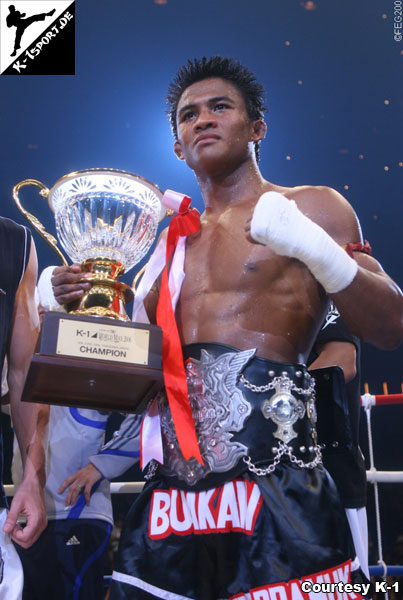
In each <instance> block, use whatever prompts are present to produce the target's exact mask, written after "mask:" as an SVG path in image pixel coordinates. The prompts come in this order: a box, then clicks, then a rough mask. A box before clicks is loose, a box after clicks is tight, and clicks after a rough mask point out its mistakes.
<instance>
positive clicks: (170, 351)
mask: <svg viewBox="0 0 403 600" xmlns="http://www.w3.org/2000/svg"><path fill="white" fill-rule="evenodd" d="M189 205H190V198H189V197H188V196H184V198H183V200H182V202H181V205H180V207H179V213H178V214H177V215H175V216H174V217H173V218H172V219H171V222H170V224H169V228H168V237H167V245H166V259H165V260H166V263H165V267H164V270H163V272H162V282H161V291H160V297H159V300H158V306H157V325H159V326H160V327H161V329H162V365H163V372H164V383H165V389H166V393H167V397H168V402H169V408H170V410H171V414H172V419H173V422H174V427H175V431H176V437H177V439H178V443H179V447H180V449H181V452H182V454H183V457H184V459H185V460H189V459H190V458H191V457H192V456H193V457H194V458H195V459H196V460H198V461H199V463H200V464H201V465H203V464H204V463H203V459H202V457H201V454H200V449H199V445H198V443H197V435H196V428H195V424H194V420H193V415H192V409H191V407H190V402H189V396H188V388H187V381H186V373H185V366H184V363H183V354H182V344H181V341H180V338H179V332H178V328H177V325H176V319H175V313H174V310H173V308H172V299H171V293H170V291H169V280H168V263H169V260H170V258H171V257H172V255H173V253H174V251H175V248H176V245H177V243H178V239H179V236H188V235H191V234H192V233H196V232H197V231H199V229H200V213H199V211H198V210H196V209H194V208H193V209H192V208H191V209H189Z"/></svg>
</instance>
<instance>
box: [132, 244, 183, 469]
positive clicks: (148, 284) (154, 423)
mask: <svg viewBox="0 0 403 600" xmlns="http://www.w3.org/2000/svg"><path fill="white" fill-rule="evenodd" d="M185 250H186V237H185V236H181V237H180V238H179V240H178V244H177V246H176V249H175V253H174V256H173V259H172V265H171V269H170V273H169V291H170V292H171V299H172V308H173V310H174V311H175V308H176V305H177V303H178V299H179V295H180V292H181V289H182V284H183V280H184V279H185V272H184V269H183V267H184V263H185ZM165 255H166V239H165V238H161V240H160V241H159V242H158V245H157V247H156V249H155V250H154V253H153V255H152V256H151V258H150V260H149V261H148V264H147V267H146V270H145V272H144V275H143V277H142V279H141V281H140V284H139V286H138V288H137V291H136V295H135V299H134V303H133V316H132V319H133V321H135V322H136V323H149V322H150V321H149V318H148V316H147V313H146V310H145V307H144V299H145V297H146V296H147V294H148V293H149V291H150V290H151V288H152V286H153V284H154V282H155V280H156V279H157V277H158V276H159V275H160V274H161V272H162V270H163V269H164V267H165ZM152 459H153V460H156V461H158V462H159V463H160V464H162V463H163V461H164V458H163V451H162V437H161V423H160V416H159V413H158V406H157V401H156V399H154V400H153V401H152V402H151V404H150V405H149V407H148V409H147V412H146V414H145V415H144V418H143V422H142V426H141V438H140V465H141V468H142V469H143V470H144V469H145V468H146V466H147V464H148V463H149V462H150V460H152Z"/></svg>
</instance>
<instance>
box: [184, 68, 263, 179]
mask: <svg viewBox="0 0 403 600" xmlns="http://www.w3.org/2000/svg"><path fill="white" fill-rule="evenodd" d="M176 122H177V129H178V141H176V142H175V144H174V152H175V154H176V155H177V157H178V158H180V159H181V160H185V161H186V163H187V164H188V166H189V167H190V168H191V169H193V170H194V171H195V172H196V173H197V174H201V175H203V174H204V175H219V174H224V173H225V172H228V171H231V170H233V169H236V168H237V167H238V166H239V165H240V164H241V163H242V162H244V161H245V160H247V159H248V158H249V157H250V155H251V154H252V153H253V152H254V150H253V142H255V141H258V140H260V139H262V138H263V137H264V134H265V132H266V128H265V125H264V122H263V121H260V120H259V121H250V120H249V117H248V114H247V111H246V106H245V102H244V99H243V97H242V95H241V93H240V92H239V91H238V89H237V88H236V87H235V85H233V84H232V83H231V82H229V81H226V80H225V79H220V78H217V77H214V78H210V79H203V80H202V81H198V82H197V83H194V84H192V85H191V86H189V87H188V88H186V90H185V91H184V92H183V94H182V96H181V98H180V100H179V104H178V109H177V113H176Z"/></svg>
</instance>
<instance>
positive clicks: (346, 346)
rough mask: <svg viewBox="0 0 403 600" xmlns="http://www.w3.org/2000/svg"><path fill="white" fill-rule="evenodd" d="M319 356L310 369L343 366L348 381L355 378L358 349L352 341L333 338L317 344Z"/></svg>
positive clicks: (345, 378)
mask: <svg viewBox="0 0 403 600" xmlns="http://www.w3.org/2000/svg"><path fill="white" fill-rule="evenodd" d="M315 349H316V351H317V353H318V356H317V358H316V359H315V360H314V361H313V362H312V363H311V364H310V365H309V370H312V369H321V368H324V367H341V368H342V369H343V374H344V380H345V382H346V383H348V382H349V381H351V380H352V379H354V377H355V376H356V374H357V367H356V355H357V350H356V348H355V346H354V344H352V343H351V342H341V341H338V340H332V341H329V342H323V343H321V344H320V345H319V346H315Z"/></svg>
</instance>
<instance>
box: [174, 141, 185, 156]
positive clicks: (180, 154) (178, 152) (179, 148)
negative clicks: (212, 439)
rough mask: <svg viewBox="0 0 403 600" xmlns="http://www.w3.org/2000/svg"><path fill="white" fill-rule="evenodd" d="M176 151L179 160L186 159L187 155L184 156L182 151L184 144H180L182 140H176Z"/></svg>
mask: <svg viewBox="0 0 403 600" xmlns="http://www.w3.org/2000/svg"><path fill="white" fill-rule="evenodd" d="M174 152H175V154H176V158H179V160H185V157H184V156H183V152H182V146H181V145H180V142H178V141H176V142H175V143H174Z"/></svg>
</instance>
